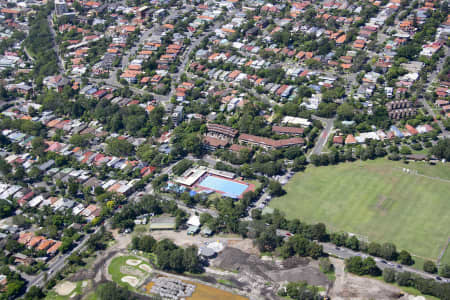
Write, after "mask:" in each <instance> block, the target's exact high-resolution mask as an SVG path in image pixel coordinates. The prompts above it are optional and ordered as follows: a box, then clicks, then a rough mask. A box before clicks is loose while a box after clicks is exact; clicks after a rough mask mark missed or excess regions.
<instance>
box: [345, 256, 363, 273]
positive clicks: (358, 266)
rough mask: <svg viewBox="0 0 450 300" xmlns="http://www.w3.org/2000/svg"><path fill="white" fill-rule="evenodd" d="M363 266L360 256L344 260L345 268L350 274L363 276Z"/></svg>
mask: <svg viewBox="0 0 450 300" xmlns="http://www.w3.org/2000/svg"><path fill="white" fill-rule="evenodd" d="M363 266H364V264H363V259H362V258H361V257H360V256H352V257H350V258H347V259H346V260H345V267H346V269H347V271H348V272H350V273H353V274H357V275H365V274H364V269H363Z"/></svg>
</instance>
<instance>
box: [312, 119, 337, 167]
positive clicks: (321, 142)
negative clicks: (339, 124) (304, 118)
mask: <svg viewBox="0 0 450 300" xmlns="http://www.w3.org/2000/svg"><path fill="white" fill-rule="evenodd" d="M312 118H313V119H314V120H319V121H321V122H322V123H325V127H324V129H323V130H322V133H321V134H320V136H319V139H318V140H317V142H316V144H315V145H314V148H313V150H312V151H311V152H310V154H309V156H311V155H312V154H316V155H319V154H320V153H322V150H323V147H325V144H326V142H327V141H328V137H329V136H330V134H331V130H332V129H333V123H334V120H335V119H336V118H333V119H325V118H320V117H316V116H312ZM309 156H308V159H309Z"/></svg>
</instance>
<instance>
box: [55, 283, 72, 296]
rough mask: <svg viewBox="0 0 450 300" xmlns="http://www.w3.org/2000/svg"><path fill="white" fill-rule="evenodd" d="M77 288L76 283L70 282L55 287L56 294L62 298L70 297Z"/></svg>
mask: <svg viewBox="0 0 450 300" xmlns="http://www.w3.org/2000/svg"><path fill="white" fill-rule="evenodd" d="M76 287H77V285H76V283H74V282H70V281H63V282H61V283H60V284H58V285H57V286H55V292H56V293H57V294H58V295H60V296H68V295H70V294H71V293H72V292H73V290H74V289H75V288H76Z"/></svg>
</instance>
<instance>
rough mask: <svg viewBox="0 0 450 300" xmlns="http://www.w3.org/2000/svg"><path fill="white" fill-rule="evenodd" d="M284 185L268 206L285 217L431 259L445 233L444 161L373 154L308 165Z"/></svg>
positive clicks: (449, 191)
mask: <svg viewBox="0 0 450 300" xmlns="http://www.w3.org/2000/svg"><path fill="white" fill-rule="evenodd" d="M403 168H408V169H410V170H411V172H410V173H409V174H408V173H405V172H403ZM414 171H417V172H418V174H423V175H426V176H427V177H425V176H419V175H417V174H413V173H414ZM285 190H286V191H287V194H286V195H285V196H283V197H281V198H276V199H274V200H272V202H271V204H270V206H271V207H273V208H278V209H280V210H281V211H283V212H284V213H285V214H286V216H287V217H288V218H299V219H300V220H302V221H306V222H308V223H316V222H323V223H325V224H327V226H328V227H329V228H330V230H332V231H346V232H351V233H356V234H360V235H363V236H366V237H368V239H369V241H377V242H387V241H389V242H393V243H395V244H396V245H397V248H398V249H406V250H408V251H410V252H411V253H412V254H414V255H417V256H420V257H424V258H429V259H433V260H436V259H437V257H438V255H439V253H440V251H441V250H442V247H443V246H444V245H445V243H446V241H447V239H448V237H449V236H450V213H449V212H450V164H449V163H447V164H442V163H439V164H438V165H436V166H430V165H428V164H426V163H410V164H407V165H406V164H404V163H402V162H392V161H389V160H385V159H378V160H375V161H365V162H359V161H358V162H354V163H345V164H340V165H336V166H327V167H308V168H307V170H306V171H305V172H304V173H297V174H296V175H294V177H293V178H292V179H291V180H290V181H289V183H288V184H287V185H286V186H285Z"/></svg>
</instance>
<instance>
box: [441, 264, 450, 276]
mask: <svg viewBox="0 0 450 300" xmlns="http://www.w3.org/2000/svg"><path fill="white" fill-rule="evenodd" d="M439 274H441V276H442V277H445V278H450V265H448V264H444V265H442V267H441V268H440V270H439Z"/></svg>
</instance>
